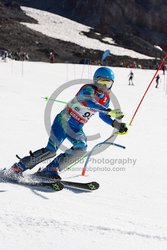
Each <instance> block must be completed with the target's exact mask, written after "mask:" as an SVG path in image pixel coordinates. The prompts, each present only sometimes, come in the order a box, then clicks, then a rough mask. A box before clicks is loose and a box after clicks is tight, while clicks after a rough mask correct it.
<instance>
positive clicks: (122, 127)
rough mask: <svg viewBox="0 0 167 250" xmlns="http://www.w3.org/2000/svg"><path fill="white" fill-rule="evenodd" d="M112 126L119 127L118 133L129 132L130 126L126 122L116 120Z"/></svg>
mask: <svg viewBox="0 0 167 250" xmlns="http://www.w3.org/2000/svg"><path fill="white" fill-rule="evenodd" d="M112 127H113V128H116V129H118V132H117V134H118V135H125V134H127V133H128V127H127V126H126V123H120V122H118V121H117V120H114V121H113V123H112Z"/></svg>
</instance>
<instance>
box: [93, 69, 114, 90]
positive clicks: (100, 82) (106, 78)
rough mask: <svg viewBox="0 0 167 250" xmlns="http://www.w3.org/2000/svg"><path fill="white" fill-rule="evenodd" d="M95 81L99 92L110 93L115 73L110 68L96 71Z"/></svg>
mask: <svg viewBox="0 0 167 250" xmlns="http://www.w3.org/2000/svg"><path fill="white" fill-rule="evenodd" d="M93 81H94V84H95V85H96V87H97V89H98V90H99V92H108V91H110V90H111V88H112V85H113V82H114V72H113V71H112V70H111V69H110V68H107V67H100V68H98V69H97V70H96V71H95V73H94V76H93Z"/></svg>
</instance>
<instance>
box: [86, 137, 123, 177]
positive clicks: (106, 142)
mask: <svg viewBox="0 0 167 250" xmlns="http://www.w3.org/2000/svg"><path fill="white" fill-rule="evenodd" d="M115 135H116V133H114V134H112V135H111V136H110V137H109V138H107V139H106V140H105V141H103V142H100V143H98V144H96V145H95V146H94V147H93V148H92V150H91V151H90V152H89V154H88V155H87V158H86V161H85V165H84V167H83V169H82V173H81V175H82V176H84V175H85V172H86V170H87V166H88V162H89V159H90V157H91V155H92V153H93V152H94V150H95V149H96V148H98V147H101V146H102V145H104V144H109V145H113V146H116V147H119V148H123V149H125V148H126V147H125V146H122V145H120V144H117V143H113V142H109V140H110V139H111V138H113V137H114V136H115Z"/></svg>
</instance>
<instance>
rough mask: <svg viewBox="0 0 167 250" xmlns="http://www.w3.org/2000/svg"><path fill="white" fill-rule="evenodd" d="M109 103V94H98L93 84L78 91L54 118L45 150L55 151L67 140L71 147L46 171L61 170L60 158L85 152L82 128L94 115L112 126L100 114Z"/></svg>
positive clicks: (110, 120)
mask: <svg viewBox="0 0 167 250" xmlns="http://www.w3.org/2000/svg"><path fill="white" fill-rule="evenodd" d="M109 102H110V97H109V94H108V93H107V94H104V93H100V92H98V91H97V88H96V86H95V85H93V84H86V85H84V86H83V87H82V88H81V89H80V90H79V92H78V93H77V94H76V96H75V97H74V98H73V99H72V100H71V101H70V102H69V103H68V104H67V106H66V107H65V109H64V110H63V111H61V112H60V113H59V114H58V115H57V116H56V118H55V120H54V122H53V125H52V127H51V133H50V138H49V141H48V144H47V147H46V148H47V149H49V150H51V151H57V150H58V148H59V147H60V145H61V143H62V142H63V141H64V140H65V139H68V140H69V141H70V142H71V143H72V145H73V147H72V148H71V149H69V150H66V152H65V153H63V154H60V155H59V156H58V157H56V158H55V159H54V160H53V161H52V162H51V163H50V164H49V165H48V166H47V167H46V169H50V167H52V169H53V171H54V170H56V169H57V168H58V169H59V170H62V169H64V168H65V167H66V166H65V167H64V166H63V167H62V166H60V165H61V164H60V162H61V160H62V158H65V157H66V156H68V155H71V154H75V153H76V152H84V153H85V152H86V148H87V139H86V136H85V134H84V132H83V129H82V128H83V126H84V124H85V123H87V122H88V121H89V119H90V118H91V117H92V116H93V115H94V114H95V113H97V112H99V117H100V118H101V119H102V120H103V121H104V122H106V123H107V124H109V125H112V122H113V120H112V119H111V118H110V117H109V116H107V115H106V114H105V113H103V112H100V111H107V109H108V107H109ZM82 154H83V153H82ZM82 154H81V155H82ZM79 158H80V157H79Z"/></svg>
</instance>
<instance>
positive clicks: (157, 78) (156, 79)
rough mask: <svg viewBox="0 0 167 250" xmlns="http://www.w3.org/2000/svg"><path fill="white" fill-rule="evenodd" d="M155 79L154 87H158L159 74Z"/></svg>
mask: <svg viewBox="0 0 167 250" xmlns="http://www.w3.org/2000/svg"><path fill="white" fill-rule="evenodd" d="M155 81H156V86H155V87H156V88H158V85H159V81H160V76H159V74H158V75H157V76H156V78H155Z"/></svg>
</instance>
